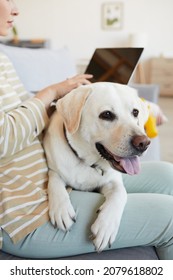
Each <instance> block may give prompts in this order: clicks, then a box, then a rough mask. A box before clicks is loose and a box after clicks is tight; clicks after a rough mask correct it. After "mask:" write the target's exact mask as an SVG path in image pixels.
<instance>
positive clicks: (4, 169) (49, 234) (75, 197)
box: [0, 0, 173, 259]
mask: <svg viewBox="0 0 173 280" xmlns="http://www.w3.org/2000/svg"><path fill="white" fill-rule="evenodd" d="M17 15H18V10H17V8H16V6H15V3H14V1H12V0H10V1H7V0H0V35H1V36H5V35H7V34H8V30H9V29H10V28H11V27H12V26H13V20H14V17H15V16H17ZM91 77H92V76H91V75H78V76H75V77H73V78H71V79H68V80H66V81H64V82H62V83H59V84H54V85H52V86H49V87H47V88H46V89H44V90H42V91H40V92H38V93H37V94H36V95H35V96H34V97H33V98H31V99H29V100H28V99H27V98H28V94H27V92H26V91H25V90H24V88H23V86H22V85H21V83H20V81H19V80H18V78H17V76H16V73H15V71H14V69H13V66H12V65H11V63H10V61H9V60H8V59H7V57H5V56H4V55H3V54H1V55H0V109H1V110H0V245H1V248H2V250H3V251H4V252H8V253H11V254H14V255H17V256H21V257H29V258H57V257H62V256H70V255H75V254H82V253H87V252H93V251H94V247H93V245H92V242H91V240H90V239H89V235H90V226H91V224H92V222H93V220H94V219H95V218H96V215H97V214H96V210H97V209H98V208H99V205H101V204H102V202H103V199H104V198H103V197H102V195H100V194H98V193H87V192H78V191H72V192H71V194H70V197H71V200H72V204H73V206H74V209H75V211H76V213H77V220H76V223H75V224H74V225H73V227H72V229H71V231H70V232H63V231H60V230H58V229H57V228H54V227H53V226H52V225H51V223H50V221H49V216H48V198H47V190H46V189H47V182H48V175H47V165H46V159H45V155H44V151H43V148H42V145H41V140H40V135H41V133H42V131H43V130H44V128H45V126H46V124H47V122H48V110H49V106H50V103H51V102H52V101H53V100H54V99H58V98H60V97H62V96H64V95H65V94H67V93H68V92H69V91H70V90H72V89H73V88H75V87H77V86H79V85H80V84H87V83H89V80H88V79H90V78H91ZM60 152H61V151H60ZM124 183H125V185H126V189H127V192H128V201H127V205H126V207H125V210H124V214H123V218H122V221H121V225H120V229H119V233H118V236H117V238H116V240H115V242H114V244H112V249H113V248H122V247H131V246H137V245H146V246H147V245H153V246H155V247H156V250H157V253H158V255H159V258H161V259H173V244H172V243H173V197H172V195H173V166H172V165H171V164H169V163H145V164H143V169H142V172H141V174H140V175H139V176H135V177H127V176H124Z"/></svg>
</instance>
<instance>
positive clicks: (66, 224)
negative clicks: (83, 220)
mask: <svg viewBox="0 0 173 280" xmlns="http://www.w3.org/2000/svg"><path fill="white" fill-rule="evenodd" d="M49 216H50V220H51V223H52V224H53V225H54V226H57V227H58V228H59V229H61V230H63V231H68V230H69V229H70V227H71V226H72V224H73V223H74V222H75V221H76V218H75V216H76V214H75V211H74V209H73V206H72V204H71V202H70V199H69V198H67V199H65V200H62V201H57V199H55V200H54V199H53V200H51V201H50V202H49Z"/></svg>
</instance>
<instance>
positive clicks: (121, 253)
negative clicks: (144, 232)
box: [0, 246, 158, 260]
mask: <svg viewBox="0 0 173 280" xmlns="http://www.w3.org/2000/svg"><path fill="white" fill-rule="evenodd" d="M22 259H23V258H19V257H17V256H12V255H10V254H7V253H4V252H2V251H0V260H22ZM59 259H61V260H157V259H158V256H157V254H156V252H155V249H154V247H140V246H139V247H132V248H123V249H116V250H109V251H104V252H102V253H99V254H98V253H89V254H83V255H77V256H71V257H65V258H59Z"/></svg>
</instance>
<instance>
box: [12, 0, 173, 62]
mask: <svg viewBox="0 0 173 280" xmlns="http://www.w3.org/2000/svg"><path fill="white" fill-rule="evenodd" d="M105 2H108V3H109V2H123V3H124V16H123V29H122V30H117V31H115V30H114V31H105V30H103V29H102V28H101V6H102V4H103V3H105ZM16 3H17V5H18V8H19V10H20V16H19V17H18V19H17V20H16V25H17V28H18V32H19V36H20V38H23V39H24V38H25V39H26V38H40V37H41V38H48V39H50V40H51V45H52V47H53V48H59V47H62V46H64V45H67V46H68V47H69V48H70V50H71V52H72V54H73V56H74V57H75V58H76V59H88V58H89V57H90V56H91V54H92V52H93V51H94V49H95V48H96V47H112V46H117V47H119V46H129V34H131V33H134V34H136V33H137V34H138V33H142V34H145V35H146V36H147V47H146V50H145V53H144V57H145V58H147V57H150V56H157V55H160V54H164V55H166V56H173V35H172V34H173V0H124V1H123V0H118V1H113V0H108V1H107V0H28V1H26V0H25V1H23V0H16Z"/></svg>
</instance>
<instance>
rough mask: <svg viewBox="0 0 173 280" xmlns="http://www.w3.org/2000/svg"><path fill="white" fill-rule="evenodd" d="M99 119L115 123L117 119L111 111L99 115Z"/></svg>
mask: <svg viewBox="0 0 173 280" xmlns="http://www.w3.org/2000/svg"><path fill="white" fill-rule="evenodd" d="M99 118H100V119H102V120H105V121H113V120H115V119H116V115H115V114H114V113H112V112H111V111H104V112H102V113H101V114H100V115H99Z"/></svg>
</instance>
